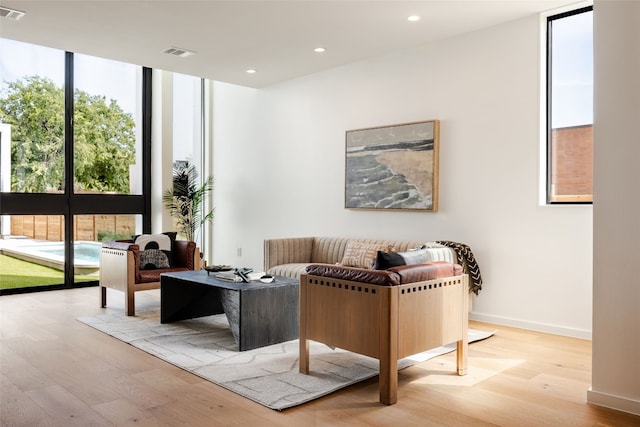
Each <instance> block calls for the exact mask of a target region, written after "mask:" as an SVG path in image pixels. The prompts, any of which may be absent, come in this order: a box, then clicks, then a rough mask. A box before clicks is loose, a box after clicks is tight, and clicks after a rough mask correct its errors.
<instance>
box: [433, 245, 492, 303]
mask: <svg viewBox="0 0 640 427" xmlns="http://www.w3.org/2000/svg"><path fill="white" fill-rule="evenodd" d="M436 243H439V244H441V245H444V246H447V247H449V248H451V249H453V250H454V251H455V253H456V256H457V257H458V264H460V265H462V266H466V268H465V273H467V274H468V275H469V282H470V283H469V288H470V289H471V292H473V293H474V294H476V295H478V292H480V290H481V289H482V276H481V275H480V267H478V263H477V262H476V258H475V257H474V256H473V252H472V251H471V248H470V247H469V246H467V245H465V244H463V243H458V242H450V241H448V240H438V241H437V242H436Z"/></svg>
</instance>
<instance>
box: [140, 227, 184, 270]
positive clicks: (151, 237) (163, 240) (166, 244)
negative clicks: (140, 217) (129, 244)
mask: <svg viewBox="0 0 640 427" xmlns="http://www.w3.org/2000/svg"><path fill="white" fill-rule="evenodd" d="M169 234H170V233H162V234H141V235H139V236H136V237H135V239H134V241H133V242H134V243H135V244H137V245H138V246H140V268H141V269H143V270H151V269H155V268H170V267H171V266H172V265H173V257H172V249H173V241H174V240H175V233H171V234H173V236H174V238H173V239H172V238H171V236H170V235H169ZM147 251H151V252H148V253H147ZM157 252H161V253H162V254H163V255H164V257H160V256H159V254H158V253H157ZM143 256H144V259H145V261H147V262H143ZM165 265H166V267H165Z"/></svg>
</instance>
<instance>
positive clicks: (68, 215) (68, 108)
mask: <svg viewBox="0 0 640 427" xmlns="http://www.w3.org/2000/svg"><path fill="white" fill-rule="evenodd" d="M73 92H74V73H73V53H72V52H66V53H65V81H64V115H65V121H64V195H65V197H66V200H67V203H66V210H65V213H64V284H65V286H67V287H71V286H72V285H73V282H74V277H73V268H74V267H73V241H74V235H73V212H72V208H71V206H72V204H71V201H72V196H73V182H74V162H73V119H74V117H73V114H74V109H73Z"/></svg>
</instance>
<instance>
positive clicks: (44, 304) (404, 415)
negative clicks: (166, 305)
mask: <svg viewBox="0 0 640 427" xmlns="http://www.w3.org/2000/svg"><path fill="white" fill-rule="evenodd" d="M113 292H114V293H113V294H112V295H111V294H110V295H109V298H118V297H120V298H123V295H122V294H121V293H120V294H118V293H117V292H116V291H113ZM149 292H157V291H149ZM138 294H139V295H137V297H138V298H139V297H143V298H144V294H145V293H138ZM98 307H99V301H98V289H97V288H83V289H73V290H65V291H50V292H40V293H34V294H24V295H7V296H2V297H0V386H1V388H0V424H1V425H2V426H7V427H8V426H11V427H13V426H83V427H84V426H113V425H116V426H131V425H136V426H236V425H237V426H246V425H252V426H289V425H291V426H300V425H304V426H339V425H350V426H389V425H394V426H623V427H624V426H640V417H638V416H633V415H630V414H625V413H622V412H617V411H613V410H610V409H606V408H601V407H597V406H593V405H589V404H587V403H586V394H587V389H588V387H589V385H590V382H591V374H590V370H591V342H590V341H585V340H579V339H573V338H566V337H559V336H554V335H547V334H541V333H536V332H530V331H525V330H520V329H514V328H507V327H502V326H495V325H490V324H484V323H477V322H471V327H473V328H476V329H483V330H496V334H495V336H493V337H491V338H489V339H487V340H485V341H482V342H478V343H474V344H472V345H471V346H470V347H469V356H470V357H469V374H468V375H467V376H465V377H458V376H456V375H455V374H453V371H454V368H455V354H454V353H452V354H448V355H445V356H440V357H438V358H435V359H432V360H430V361H428V362H425V363H422V364H419V365H416V366H413V367H410V368H408V369H404V370H402V371H401V372H400V378H399V390H398V403H397V404H396V405H393V406H384V405H381V404H379V403H378V380H377V378H373V379H371V380H368V381H365V382H362V383H360V384H356V385H354V386H351V387H349V388H347V389H344V390H342V391H339V392H337V393H333V394H331V395H329V396H326V397H324V398H322V399H318V400H316V401H313V402H311V403H308V404H305V405H302V406H299V407H296V408H291V409H288V410H285V411H283V412H277V411H273V410H271V409H267V408H265V407H263V406H261V405H259V404H257V403H254V402H252V401H250V400H248V399H245V398H243V397H240V396H238V395H236V394H234V393H232V392H230V391H227V390H225V389H223V388H221V387H218V386H216V385H214V384H212V383H209V382H207V381H205V380H202V379H201V378H199V377H197V376H195V375H192V374H189V373H187V372H186V371H183V370H181V369H179V368H176V367H174V366H172V365H170V364H168V363H166V362H163V361H161V360H159V359H157V358H155V357H153V356H150V355H148V354H146V353H144V352H143V351H141V350H138V349H136V348H134V347H132V346H129V345H127V344H124V343H122V342H120V341H118V340H116V339H114V338H111V337H109V336H107V335H105V334H103V333H101V332H98V331H96V330H94V329H92V328H90V327H88V326H86V325H84V324H82V323H80V322H78V321H76V320H75V319H76V318H77V317H79V316H86V315H91V314H94V313H97V312H98V311H99V308H98Z"/></svg>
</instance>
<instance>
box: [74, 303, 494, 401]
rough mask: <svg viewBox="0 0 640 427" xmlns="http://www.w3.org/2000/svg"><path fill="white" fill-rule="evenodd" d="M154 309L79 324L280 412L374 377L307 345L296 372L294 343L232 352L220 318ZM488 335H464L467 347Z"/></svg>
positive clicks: (356, 361) (365, 366) (118, 311)
mask: <svg viewBox="0 0 640 427" xmlns="http://www.w3.org/2000/svg"><path fill="white" fill-rule="evenodd" d="M158 306H159V304H158V305H156V306H155V307H154V306H151V307H146V308H145V307H143V308H142V309H141V308H140V307H136V309H137V312H136V316H135V317H129V316H125V315H124V310H123V308H119V307H118V308H116V307H112V308H105V309H101V311H100V313H99V314H96V315H95V316H87V317H81V318H78V320H79V321H80V322H82V323H84V324H86V325H89V326H91V327H93V328H95V329H97V330H99V331H102V332H104V333H106V334H109V335H111V336H113V337H115V338H117V339H119V340H121V341H124V342H126V343H129V344H131V345H132V346H134V347H137V348H139V349H141V350H143V351H145V352H147V353H149V354H151V355H153V356H156V357H158V358H160V359H162V360H165V361H167V362H169V363H171V364H173V365H175V366H178V367H180V368H182V369H184V370H186V371H189V372H191V373H193V374H195V375H198V376H200V377H202V378H204V379H206V380H209V381H211V382H213V383H215V384H217V385H220V386H222V387H224V388H226V389H229V390H231V391H233V392H235V393H237V394H239V395H241V396H243V397H246V398H248V399H251V400H253V401H255V402H258V403H260V404H262V405H264V406H266V407H268V408H271V409H275V410H283V409H286V408H290V407H293V406H296V405H300V404H302V403H305V402H309V401H311V400H313V399H317V398H319V397H322V396H325V395H327V394H330V393H332V392H334V391H336V390H339V389H341V388H344V387H347V386H349V385H351V384H355V383H357V382H360V381H363V380H365V379H368V378H371V377H374V376H376V375H378V361H377V360H376V359H373V358H370V357H367V356H362V355H359V354H356V353H351V352H348V351H343V350H340V349H335V350H334V349H331V348H329V347H327V346H326V345H324V344H319V343H316V342H313V341H311V342H310V363H309V364H310V374H309V375H304V374H300V373H299V372H298V340H293V341H288V342H284V343H281V344H275V345H271V346H268V347H262V348H258V349H255V350H249V351H243V352H239V351H237V345H236V343H235V341H234V339H233V336H232V334H231V330H230V329H229V323H228V322H227V319H226V317H225V315H224V314H221V315H215V316H208V317H202V318H199V319H192V320H183V321H180V322H175V323H168V324H161V323H160V312H159V311H158V310H157V308H158ZM492 334H493V333H492V332H484V331H476V330H469V342H473V341H478V340H482V339H485V338H488V337H489V336H491V335H492ZM453 350H455V343H454V344H450V345H447V346H443V347H438V348H436V349H433V350H430V351H427V352H424V353H420V354H417V355H414V356H411V357H409V358H406V359H402V360H400V361H398V367H399V369H402V368H406V367H408V366H411V365H413V364H416V363H420V362H424V361H426V360H429V359H431V358H433V357H436V356H439V355H442V354H446V353H449V352H451V351H453Z"/></svg>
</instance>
